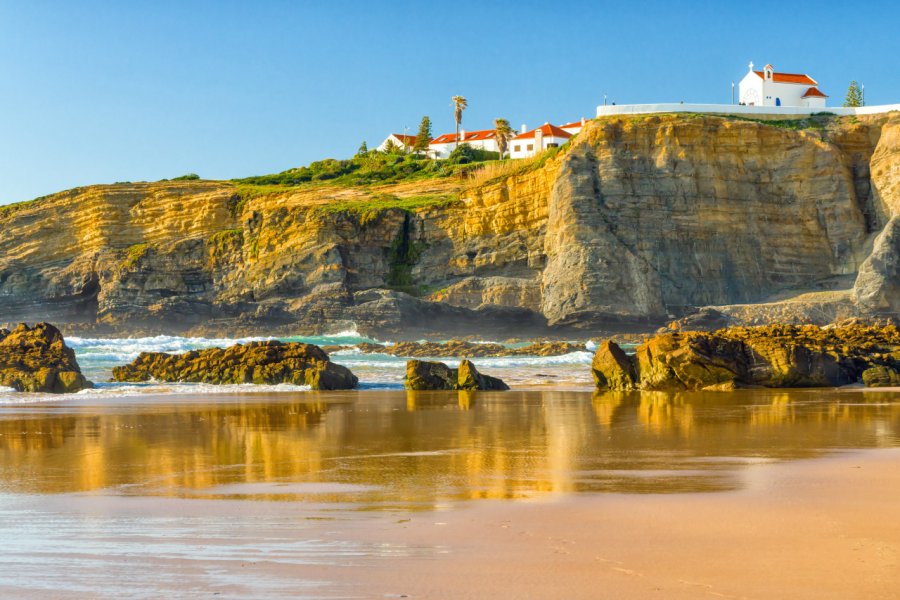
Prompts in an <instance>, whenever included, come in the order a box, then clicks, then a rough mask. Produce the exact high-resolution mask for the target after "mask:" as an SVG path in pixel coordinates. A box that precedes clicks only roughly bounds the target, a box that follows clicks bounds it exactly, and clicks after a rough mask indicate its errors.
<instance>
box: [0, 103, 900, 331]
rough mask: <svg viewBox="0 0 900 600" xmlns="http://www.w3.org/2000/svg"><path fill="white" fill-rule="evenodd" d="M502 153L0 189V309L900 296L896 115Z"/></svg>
mask: <svg viewBox="0 0 900 600" xmlns="http://www.w3.org/2000/svg"><path fill="white" fill-rule="evenodd" d="M507 171H508V172H507V173H506V174H503V173H500V174H499V175H498V176H497V177H495V178H493V179H491V180H488V181H486V182H484V183H479V184H475V183H472V182H463V181H460V180H456V179H434V180H423V181H418V182H411V183H406V184H398V185H393V186H382V187H377V188H368V189H365V188H349V189H348V188H341V187H338V186H334V185H327V184H307V185H305V186H300V187H295V188H265V189H263V188H259V189H246V188H245V187H242V186H235V185H234V184H231V183H226V182H221V183H220V182H161V183H154V184H127V185H115V186H93V187H89V188H83V189H76V190H70V191H68V192H63V193H61V194H56V195H54V196H51V197H48V198H45V199H42V200H39V201H35V202H33V203H29V204H25V205H19V206H16V207H12V208H7V209H4V208H3V207H0V322H2V321H15V320H21V319H28V320H35V319H49V320H54V321H57V322H67V323H81V324H82V326H103V327H109V328H113V329H120V330H131V331H138V330H140V331H185V330H193V331H198V332H199V331H216V332H220V333H221V332H226V331H238V330H253V331H261V330H270V331H295V332H296V331H310V332H311V331H324V330H335V329H341V328H345V327H349V326H354V325H355V326H357V327H358V328H359V329H360V330H363V331H369V332H373V333H375V334H391V335H403V334H407V335H419V334H420V333H428V332H441V333H463V332H464V333H483V334H497V333H499V334H509V335H522V334H525V333H529V332H531V331H535V332H537V331H541V332H545V331H547V328H548V327H549V328H584V329H586V330H589V331H590V330H595V329H596V328H598V327H600V328H603V327H612V326H619V327H626V328H628V327H635V326H653V325H654V324H656V323H658V322H660V321H663V320H666V319H668V318H670V317H671V316H673V315H675V316H680V315H681V314H684V313H687V312H690V311H691V310H693V309H694V308H696V307H699V306H705V305H719V306H721V305H736V304H740V305H743V306H744V308H742V310H743V311H744V312H745V313H746V311H747V309H746V306H747V305H752V306H756V303H762V302H767V301H771V300H773V299H775V300H777V301H778V302H780V304H779V305H778V306H779V312H778V314H779V315H780V318H786V317H785V316H784V315H785V314H788V315H789V318H793V319H797V320H809V319H812V320H815V318H816V317H815V314H816V306H818V305H817V302H816V301H815V300H813V301H812V302H811V303H810V302H806V303H796V302H795V303H792V301H791V298H792V296H795V295H797V294H801V293H803V292H807V291H816V290H818V291H820V292H821V291H823V290H824V291H825V292H827V293H829V294H830V295H829V296H828V301H829V302H831V303H834V302H837V303H838V304H840V305H841V306H842V307H843V310H844V312H845V313H850V314H895V313H897V311H898V310H900V306H898V304H897V303H898V301H897V298H896V296H897V294H896V290H897V289H898V281H897V277H898V275H897V273H898V271H897V264H898V259H897V253H898V246H897V237H898V236H897V230H898V228H900V221H898V219H900V217H898V214H900V183H898V182H900V116H897V115H894V116H891V117H871V118H866V119H862V118H860V119H834V120H832V121H831V122H829V123H827V124H826V125H824V126H822V127H820V128H818V129H816V128H813V129H808V130H794V129H790V128H785V127H776V126H771V125H766V124H761V123H756V122H749V121H738V120H728V119H721V118H716V117H690V116H679V117H672V116H654V117H642V118H634V119H605V120H598V121H594V122H591V123H589V125H588V126H587V127H586V128H585V129H584V130H583V131H582V133H580V134H579V135H578V136H577V137H576V138H575V139H574V140H573V141H572V142H571V143H570V144H569V146H568V147H567V148H564V149H562V150H561V151H560V152H559V153H557V154H556V155H552V156H545V157H543V158H542V159H541V160H539V161H533V162H532V164H525V163H520V164H517V165H514V166H511V167H507ZM457 197H458V200H455V201H454V200H453V199H454V198H457ZM384 198H389V200H384ZM422 198H446V199H448V201H446V202H439V203H435V202H421V201H419V200H421V199H422ZM403 207H406V208H403ZM854 280H857V284H856V286H855V287H853V286H854V284H853V282H854ZM801 304H802V307H803V308H802V309H800V308H798V307H800V306H801ZM770 306H771V305H770ZM785 307H788V308H785ZM810 307H812V308H810ZM751 312H752V311H751ZM735 314H737V313H735ZM742 314H743V313H742ZM822 314H824V313H822ZM819 318H821V316H820V317H819Z"/></svg>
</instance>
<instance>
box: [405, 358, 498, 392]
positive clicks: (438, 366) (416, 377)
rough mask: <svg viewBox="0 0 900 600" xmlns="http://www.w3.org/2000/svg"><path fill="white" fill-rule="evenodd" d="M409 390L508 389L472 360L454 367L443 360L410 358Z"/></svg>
mask: <svg viewBox="0 0 900 600" xmlns="http://www.w3.org/2000/svg"><path fill="white" fill-rule="evenodd" d="M404 385H405V386H406V389H408V390H484V391H487V390H500V391H502V390H508V389H509V386H508V385H506V383H504V382H503V381H502V380H501V379H498V378H497V377H491V376H490V375H483V374H481V373H479V372H478V370H477V369H476V368H475V365H474V364H472V362H471V361H469V360H465V359H463V360H462V361H460V363H459V367H458V368H456V369H454V368H451V367H448V366H447V365H445V364H444V363H441V362H429V361H425V360H410V361H407V362H406V380H405V381H404Z"/></svg>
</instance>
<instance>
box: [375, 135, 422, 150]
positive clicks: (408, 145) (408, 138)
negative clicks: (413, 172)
mask: <svg viewBox="0 0 900 600" xmlns="http://www.w3.org/2000/svg"><path fill="white" fill-rule="evenodd" d="M388 142H393V145H394V146H396V147H398V148H403V149H404V150H406V151H410V150H412V147H413V146H415V144H416V136H414V135H405V134H403V133H392V134H391V135H389V136H387V137H386V138H384V141H383V142H381V145H380V146H378V151H379V152H384V151H385V150H386V149H387V147H388Z"/></svg>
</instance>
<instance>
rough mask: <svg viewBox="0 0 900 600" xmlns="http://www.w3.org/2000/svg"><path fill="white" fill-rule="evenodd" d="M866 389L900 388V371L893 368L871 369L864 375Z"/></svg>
mask: <svg viewBox="0 0 900 600" xmlns="http://www.w3.org/2000/svg"><path fill="white" fill-rule="evenodd" d="M862 380H863V383H864V384H866V387H900V370H897V369H894V368H892V367H885V366H878V367H869V368H868V369H866V370H865V371H863V374H862Z"/></svg>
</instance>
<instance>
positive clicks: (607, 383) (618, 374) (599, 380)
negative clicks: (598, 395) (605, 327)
mask: <svg viewBox="0 0 900 600" xmlns="http://www.w3.org/2000/svg"><path fill="white" fill-rule="evenodd" d="M591 373H592V374H593V376H594V383H595V384H596V385H597V387H598V388H601V389H613V390H632V389H635V388H636V387H637V384H638V381H637V375H636V374H635V369H634V361H632V360H631V357H630V356H628V355H627V354H625V351H624V350H622V348H620V347H619V345H618V344H616V343H615V342H612V341H610V340H606V341H604V342H601V343H600V345H599V346H597V352H596V353H595V354H594V360H593V362H592V363H591Z"/></svg>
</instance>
